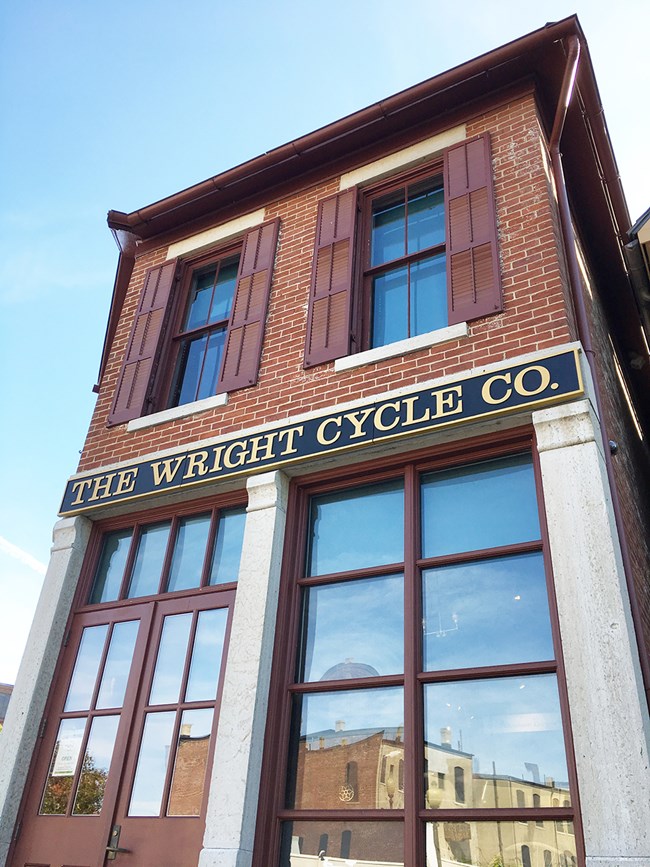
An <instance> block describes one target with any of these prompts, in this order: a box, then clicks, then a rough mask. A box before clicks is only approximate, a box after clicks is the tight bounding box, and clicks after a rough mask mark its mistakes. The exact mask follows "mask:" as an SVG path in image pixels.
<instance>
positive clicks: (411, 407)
mask: <svg viewBox="0 0 650 867" xmlns="http://www.w3.org/2000/svg"><path fill="white" fill-rule="evenodd" d="M419 399H420V395H419V394H415V395H413V397H405V398H404V404H405V405H406V415H405V417H404V427H409V426H410V425H412V424H419V423H420V422H423V421H429V419H430V418H431V412H430V410H428V409H427V410H425V412H424V415H421V416H420V418H416V417H415V403H416V402H417V401H418V400H419Z"/></svg>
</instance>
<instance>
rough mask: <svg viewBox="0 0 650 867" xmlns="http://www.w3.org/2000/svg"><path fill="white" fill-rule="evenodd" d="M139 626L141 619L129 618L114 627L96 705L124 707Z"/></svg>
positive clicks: (100, 706) (99, 706) (98, 706)
mask: <svg viewBox="0 0 650 867" xmlns="http://www.w3.org/2000/svg"><path fill="white" fill-rule="evenodd" d="M139 626H140V621H139V620H127V621H125V622H124V623H116V624H115V626H114V627H113V634H112V635H111V643H110V645H109V648H108V654H107V656H106V662H105V663H104V672H103V674H102V680H101V684H100V687H99V694H98V696H97V701H96V703H95V707H97V708H102V709H103V708H107V707H122V704H123V702H124V693H125V692H126V683H127V680H128V678H129V671H130V670H131V660H132V659H133V649H134V647H135V640H136V638H137V637H138V627H139Z"/></svg>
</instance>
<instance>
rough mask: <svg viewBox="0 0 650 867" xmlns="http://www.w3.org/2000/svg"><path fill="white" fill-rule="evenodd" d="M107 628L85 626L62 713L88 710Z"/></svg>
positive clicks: (104, 625) (104, 626)
mask: <svg viewBox="0 0 650 867" xmlns="http://www.w3.org/2000/svg"><path fill="white" fill-rule="evenodd" d="M107 632H108V626H107V625H106V624H103V625H102V626H87V627H86V628H85V629H84V631H83V633H82V636H81V642H80V644H79V650H78V652H77V659H76V661H75V664H74V671H73V673H72V679H71V681H70V687H69V689H68V695H67V697H66V700H65V707H64V708H63V709H64V711H70V710H88V708H89V707H90V702H91V700H92V695H93V691H94V689H95V683H96V681H97V674H98V672H99V663H100V662H101V657H102V653H103V651H104V642H105V641H106V633H107Z"/></svg>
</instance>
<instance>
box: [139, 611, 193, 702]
mask: <svg viewBox="0 0 650 867" xmlns="http://www.w3.org/2000/svg"><path fill="white" fill-rule="evenodd" d="M191 626H192V615H191V614H189V613H188V614H171V615H170V616H169V617H165V620H164V623H163V630H162V635H161V638H160V646H159V648H158V657H157V659H156V669H155V672H154V676H153V683H152V684H151V696H150V698H149V704H175V703H176V702H177V701H178V698H179V694H180V689H181V681H182V679H183V670H184V668H185V657H186V654H187V642H188V639H189V636H190V627H191Z"/></svg>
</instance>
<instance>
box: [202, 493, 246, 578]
mask: <svg viewBox="0 0 650 867" xmlns="http://www.w3.org/2000/svg"><path fill="white" fill-rule="evenodd" d="M245 526H246V509H228V510H227V511H224V512H221V514H220V515H219V526H218V528H217V539H216V542H215V545H214V556H213V558H212V568H211V570H210V582H209V583H210V584H211V585H214V584H228V583H229V582H231V581H236V580H237V578H238V576H239V563H240V560H241V552H242V545H243V542H244V527H245Z"/></svg>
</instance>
